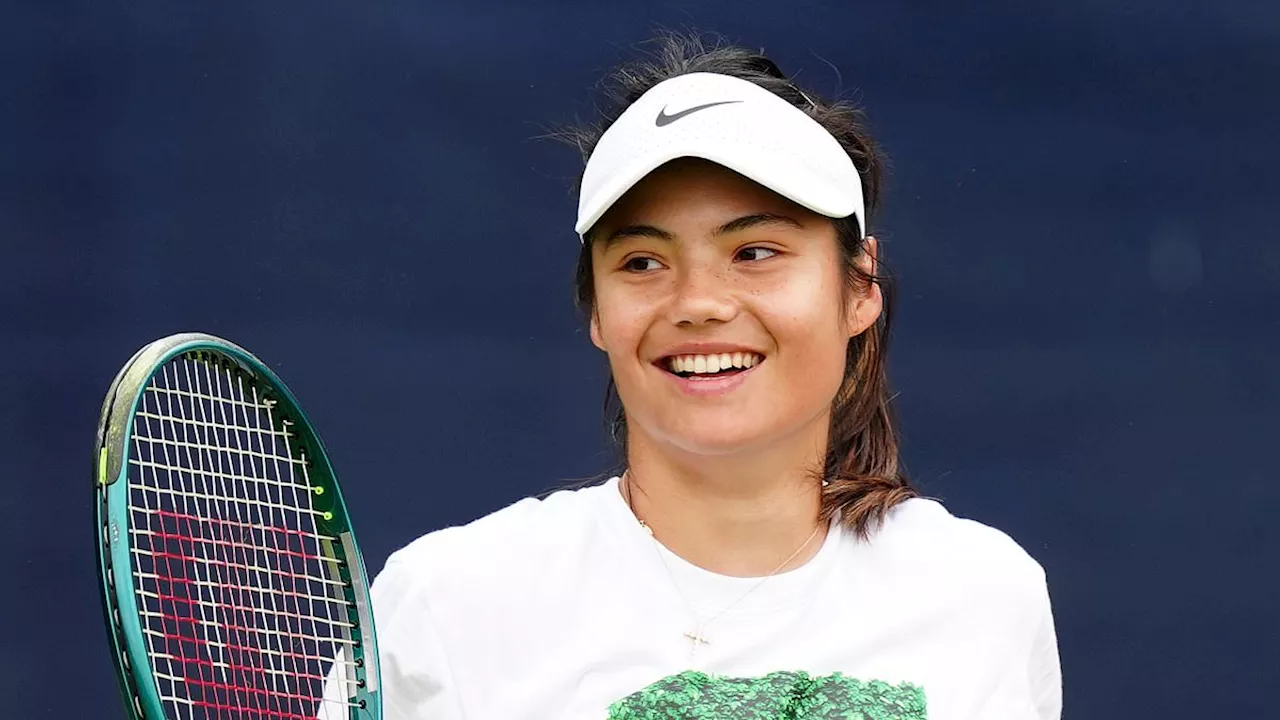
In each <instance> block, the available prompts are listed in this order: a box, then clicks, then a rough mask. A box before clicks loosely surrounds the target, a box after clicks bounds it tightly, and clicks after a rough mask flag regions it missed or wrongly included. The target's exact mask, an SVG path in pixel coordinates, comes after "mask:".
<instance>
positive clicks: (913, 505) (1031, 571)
mask: <svg viewBox="0 0 1280 720" xmlns="http://www.w3.org/2000/svg"><path fill="white" fill-rule="evenodd" d="M870 546H871V547H872V548H873V549H874V550H875V554H879V555H883V556H885V557H886V559H887V560H888V561H889V562H892V563H893V564H894V565H895V566H897V567H902V568H915V569H916V570H919V571H926V572H924V573H923V574H922V575H920V577H934V578H942V579H946V578H953V579H964V580H968V581H972V580H980V581H986V582H994V583H998V584H1000V585H1001V586H1004V587H1021V588H1023V589H1025V590H1026V591H1028V592H1030V593H1034V594H1039V592H1040V591H1041V589H1042V588H1043V587H1044V585H1045V572H1044V568H1043V567H1042V566H1041V565H1040V563H1039V562H1038V561H1037V560H1036V559H1035V558H1034V557H1032V555H1031V554H1030V553H1029V552H1027V550H1026V549H1025V548H1023V547H1022V546H1021V545H1020V544H1019V543H1018V542H1017V541H1016V540H1014V539H1013V538H1012V537H1011V536H1010V535H1009V534H1008V533H1006V532H1004V531H1002V530H999V529H997V528H995V527H992V526H990V525H987V524H985V523H982V522H979V521H977V520H973V519H969V518H965V517H961V516H958V515H955V514H953V513H952V512H951V511H950V510H949V509H948V508H947V507H946V506H945V505H943V504H942V503H941V502H940V501H938V500H934V499H929V498H913V499H910V500H907V501H905V502H903V503H901V504H899V505H898V506H896V507H895V508H894V509H893V510H891V511H890V512H889V513H888V515H887V516H886V518H885V521H884V523H883V524H882V526H881V527H880V528H879V529H878V530H877V531H876V532H875V533H874V534H873V536H872V542H871V543H870Z"/></svg>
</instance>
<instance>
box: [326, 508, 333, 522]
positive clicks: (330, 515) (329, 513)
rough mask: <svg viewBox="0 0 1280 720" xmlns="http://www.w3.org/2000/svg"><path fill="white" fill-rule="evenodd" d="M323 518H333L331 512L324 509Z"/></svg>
mask: <svg viewBox="0 0 1280 720" xmlns="http://www.w3.org/2000/svg"><path fill="white" fill-rule="evenodd" d="M324 519H325V520H332V519H333V513H331V512H329V511H328V510H325V511H324Z"/></svg>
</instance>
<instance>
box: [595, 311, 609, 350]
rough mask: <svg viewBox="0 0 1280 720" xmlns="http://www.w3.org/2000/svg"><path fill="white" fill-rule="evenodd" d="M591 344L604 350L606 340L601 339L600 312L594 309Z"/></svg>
mask: <svg viewBox="0 0 1280 720" xmlns="http://www.w3.org/2000/svg"><path fill="white" fill-rule="evenodd" d="M591 344H592V345H595V346H596V347H598V348H600V349H601V350H604V340H602V339H601V337H600V312H599V311H598V310H595V309H594V308H593V309H592V310H591ZM606 352H607V351H606Z"/></svg>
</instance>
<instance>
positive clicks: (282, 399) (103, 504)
mask: <svg viewBox="0 0 1280 720" xmlns="http://www.w3.org/2000/svg"><path fill="white" fill-rule="evenodd" d="M190 353H199V354H201V356H207V357H206V358H205V359H207V360H210V361H214V362H224V363H231V364H232V366H233V367H234V368H236V369H237V370H238V371H240V372H242V373H244V374H245V375H246V376H248V377H250V378H252V379H253V380H254V381H255V382H256V383H257V384H258V386H259V389H260V392H265V393H266V394H267V395H268V396H269V397H271V399H273V400H275V401H276V402H277V405H276V406H275V410H274V412H273V413H272V414H273V417H274V419H275V422H276V423H277V427H276V428H275V429H276V430H282V429H283V428H282V427H281V425H280V423H281V421H282V420H288V421H290V422H291V423H292V425H291V426H290V431H291V432H293V433H294V434H295V438H294V441H295V443H296V444H297V445H298V447H300V448H302V449H304V450H305V451H306V453H307V457H308V458H309V459H310V460H311V462H312V463H313V465H312V467H311V469H310V479H311V482H312V484H313V485H314V486H316V487H318V488H323V492H322V493H318V494H317V496H316V498H315V507H316V509H317V510H318V511H321V512H323V515H319V516H317V517H316V529H317V531H318V532H320V533H322V534H325V535H329V536H331V537H334V538H338V539H339V540H340V542H339V543H336V544H335V545H336V547H333V548H331V550H332V551H334V552H335V553H341V555H340V557H342V559H343V560H344V562H343V563H342V564H341V565H340V566H339V570H338V573H339V575H340V579H341V580H342V581H343V582H349V583H350V587H351V591H352V598H351V599H352V600H353V602H354V607H352V608H351V609H350V610H349V611H348V615H349V617H348V620H350V621H352V622H354V623H356V626H357V628H358V633H359V638H358V640H359V641H360V642H359V643H358V644H357V646H356V647H355V648H354V649H353V650H352V656H353V660H354V663H355V665H356V667H357V670H356V678H357V679H358V680H359V681H360V682H359V683H358V689H357V691H356V694H355V696H354V697H353V698H351V702H352V703H354V704H355V705H356V707H353V708H352V713H351V716H350V717H351V720H381V719H382V704H381V698H380V695H379V687H380V686H381V682H380V679H381V678H380V674H379V668H378V645H377V634H376V632H375V628H374V621H373V609H372V607H371V606H370V603H369V584H368V576H367V574H366V572H365V566H364V559H363V557H362V556H361V554H360V549H359V546H357V545H356V541H355V533H354V532H353V530H352V528H351V522H350V517H349V516H348V514H347V508H346V505H345V503H343V501H342V493H341V491H340V490H339V487H338V481H337V477H336V475H335V474H334V471H333V467H332V465H331V464H330V462H329V456H328V454H327V453H326V452H325V451H324V446H323V445H322V444H321V442H320V436H319V435H318V434H317V433H316V431H315V429H314V428H313V427H312V425H311V422H310V421H309V420H308V419H307V416H306V415H305V414H304V413H303V412H302V409H301V408H300V407H299V405H298V401H297V398H295V397H294V396H293V393H292V392H290V391H289V388H288V387H287V386H286V385H285V384H284V382H283V381H281V380H280V378H279V377H278V376H276V374H275V373H274V372H272V371H271V369H270V368H268V367H267V366H266V365H265V364H264V363H263V362H262V361H261V360H259V359H258V358H256V357H254V356H253V355H252V354H251V353H249V352H248V351H247V350H245V349H244V348H241V347H240V346H238V345H236V344H234V343H231V342H229V341H227V340H223V339H222V338H219V337H215V336H213V335H206V334H204V333H181V334H177V335H171V336H169V337H165V338H161V339H159V340H156V341H154V342H152V343H150V344H148V345H146V346H145V347H143V348H142V349H141V350H139V351H138V352H137V353H135V354H134V356H133V358H132V359H130V360H129V362H128V363H126V364H125V366H124V367H123V368H121V370H120V372H119V374H117V375H116V378H115V380H114V381H113V382H112V383H111V388H110V390H108V392H107V396H106V399H105V400H104V401H103V404H102V415H101V418H100V420H99V422H98V434H97V443H96V445H95V446H94V468H93V477H94V490H95V498H94V513H95V530H96V532H95V535H96V537H97V547H98V563H99V569H100V571H101V581H102V599H103V611H104V613H105V620H106V624H107V628H108V630H109V633H108V634H109V635H110V643H111V652H112V656H113V658H114V660H115V665H116V671H117V673H116V674H117V679H118V680H119V682H120V691H121V693H122V694H123V695H124V700H125V705H126V706H127V708H128V711H129V712H130V713H131V714H132V716H133V718H134V720H162V719H163V718H165V717H166V715H165V710H164V707H163V705H162V704H161V700H160V693H159V690H158V689H157V686H156V682H155V678H154V676H153V675H152V672H153V670H154V668H153V667H152V666H151V663H150V661H149V659H148V657H147V650H146V647H147V646H146V643H145V641H144V638H143V634H142V625H141V622H140V620H139V612H138V606H137V599H136V595H135V587H134V582H133V572H132V569H131V568H132V566H131V565H130V555H129V521H130V516H129V487H128V486H129V483H128V482H127V478H126V477H125V475H126V473H127V472H128V458H129V442H128V441H129V438H130V437H131V436H132V432H133V420H134V412H135V411H136V410H137V408H138V406H139V404H140V402H141V399H142V395H143V392H144V390H145V388H146V387H147V385H148V383H150V382H151V379H152V377H154V376H155V374H156V373H157V372H159V371H160V369H161V368H162V367H164V365H165V364H166V363H168V362H169V361H170V360H172V359H173V358H176V357H179V356H181V355H184V354H190ZM115 568H122V571H121V572H116V571H115Z"/></svg>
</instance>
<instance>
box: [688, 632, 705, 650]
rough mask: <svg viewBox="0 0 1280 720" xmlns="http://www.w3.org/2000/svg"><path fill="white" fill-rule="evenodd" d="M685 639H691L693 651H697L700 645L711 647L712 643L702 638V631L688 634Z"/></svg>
mask: <svg viewBox="0 0 1280 720" xmlns="http://www.w3.org/2000/svg"><path fill="white" fill-rule="evenodd" d="M684 636H685V637H687V638H689V642H691V643H692V644H693V646H692V648H691V649H692V650H697V649H698V646H699V645H710V644H711V641H710V640H708V639H706V638H704V637H703V636H702V632H701V630H700V629H698V630H693V631H691V632H686V633H685V634H684Z"/></svg>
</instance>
